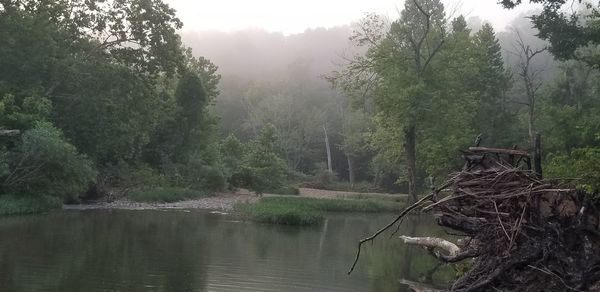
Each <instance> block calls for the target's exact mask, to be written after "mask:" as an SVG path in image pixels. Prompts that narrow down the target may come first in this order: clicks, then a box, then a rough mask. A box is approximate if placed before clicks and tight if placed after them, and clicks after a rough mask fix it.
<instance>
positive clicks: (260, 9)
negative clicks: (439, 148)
mask: <svg viewBox="0 0 600 292" xmlns="http://www.w3.org/2000/svg"><path fill="white" fill-rule="evenodd" d="M497 1H498V0H442V2H444V4H445V6H446V11H447V13H448V12H449V11H451V10H456V9H454V8H455V7H459V9H458V11H459V13H462V14H463V15H465V16H466V18H467V19H468V18H469V17H471V16H479V17H481V18H482V19H484V20H486V21H488V22H490V23H492V25H493V26H494V28H495V29H496V30H504V29H505V27H506V24H507V23H508V22H509V21H510V20H512V19H513V18H515V17H517V16H519V15H520V14H521V13H524V12H527V11H529V10H531V9H533V8H535V7H536V6H534V5H532V4H522V5H521V6H519V7H517V8H516V9H514V10H506V9H503V8H502V7H501V6H500V5H499V4H497ZM165 2H167V3H169V5H171V7H173V8H175V9H176V10H177V15H178V17H179V18H180V19H181V20H182V21H183V23H184V28H183V29H184V30H189V31H207V30H217V31H226V32H229V31H235V30H240V29H244V28H262V29H265V30H267V31H272V32H283V33H284V34H293V33H300V32H303V31H304V30H305V29H307V28H315V27H332V26H337V25H344V24H349V23H351V22H353V21H356V20H358V19H360V18H362V17H363V16H364V14H365V13H367V12H376V13H379V14H383V15H387V16H389V17H390V18H392V19H395V18H397V16H398V12H397V11H398V9H401V8H402V7H403V3H404V2H403V0H396V1H393V0H362V1H360V0H302V1H298V0H208V1H207V0H165ZM523 2H527V1H523ZM457 15H458V14H457Z"/></svg>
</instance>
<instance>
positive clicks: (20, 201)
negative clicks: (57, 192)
mask: <svg viewBox="0 0 600 292" xmlns="http://www.w3.org/2000/svg"><path fill="white" fill-rule="evenodd" d="M60 208H62V200H61V199H60V198H56V197H52V196H44V195H35V196H22V195H14V194H4V195H2V196H0V215H23V214H37V213H42V212H47V211H50V210H55V209H60Z"/></svg>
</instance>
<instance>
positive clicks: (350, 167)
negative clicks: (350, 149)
mask: <svg viewBox="0 0 600 292" xmlns="http://www.w3.org/2000/svg"><path fill="white" fill-rule="evenodd" d="M346 158H347V159H348V182H349V183H350V189H352V188H354V165H353V162H352V156H350V155H348V154H346Z"/></svg>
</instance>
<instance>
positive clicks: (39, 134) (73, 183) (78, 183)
mask: <svg viewBox="0 0 600 292" xmlns="http://www.w3.org/2000/svg"><path fill="white" fill-rule="evenodd" d="M8 161H9V163H8V168H9V173H10V174H6V175H5V176H4V177H3V178H1V179H2V181H3V183H2V186H1V187H2V190H1V191H2V192H4V193H13V194H29V195H31V194H41V193H43V194H45V195H50V196H54V197H59V198H62V199H65V200H67V199H71V200H72V199H76V198H77V196H78V195H79V194H81V193H82V192H84V191H85V190H86V189H87V188H88V186H89V184H90V183H91V182H92V181H94V179H95V177H96V172H95V171H94V169H93V168H92V163H91V162H90V161H89V160H88V159H87V158H86V157H85V156H84V155H81V154H79V153H77V149H75V147H74V146H73V145H71V144H69V143H68V142H66V141H65V140H64V138H63V136H62V132H61V131H60V130H58V129H57V128H55V127H54V126H52V125H51V124H49V123H37V124H36V126H35V128H33V129H31V130H27V131H25V133H23V135H22V137H21V141H20V143H19V144H18V145H17V147H16V149H14V150H12V151H11V152H10V153H9V158H8Z"/></svg>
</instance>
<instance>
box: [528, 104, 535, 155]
mask: <svg viewBox="0 0 600 292" xmlns="http://www.w3.org/2000/svg"><path fill="white" fill-rule="evenodd" d="M529 100H530V101H529V104H530V105H529V111H528V115H529V116H528V121H527V124H528V127H529V146H531V148H533V147H535V136H534V134H533V115H534V111H533V110H534V105H533V98H530V99H529Z"/></svg>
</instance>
